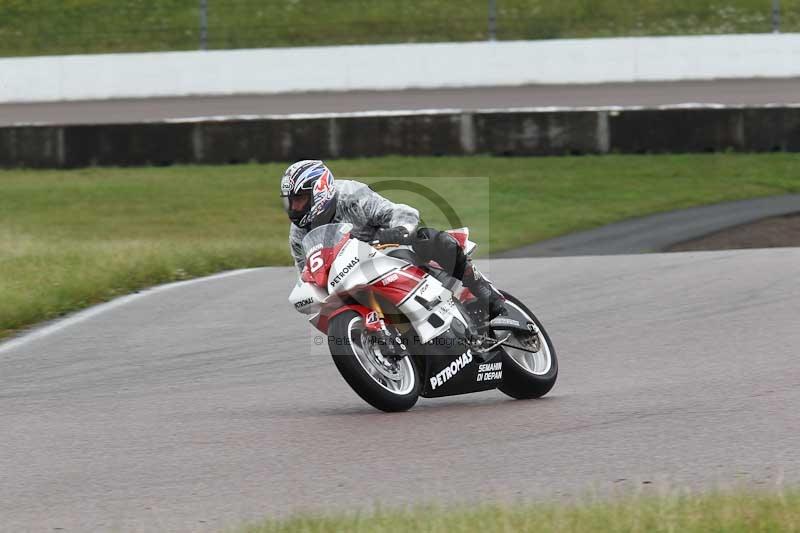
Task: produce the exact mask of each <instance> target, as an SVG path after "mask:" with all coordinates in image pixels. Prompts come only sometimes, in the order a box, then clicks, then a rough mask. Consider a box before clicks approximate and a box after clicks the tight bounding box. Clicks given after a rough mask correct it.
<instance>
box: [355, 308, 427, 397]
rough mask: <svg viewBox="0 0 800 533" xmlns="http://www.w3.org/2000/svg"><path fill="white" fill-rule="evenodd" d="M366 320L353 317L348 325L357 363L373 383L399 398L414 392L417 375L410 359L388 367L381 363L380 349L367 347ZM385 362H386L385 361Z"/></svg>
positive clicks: (403, 359)
mask: <svg viewBox="0 0 800 533" xmlns="http://www.w3.org/2000/svg"><path fill="white" fill-rule="evenodd" d="M364 331H365V329H364V320H363V319H362V318H361V317H360V316H357V317H353V319H352V320H350V323H348V324H347V337H348V339H349V340H350V348H351V349H352V350H353V354H354V355H355V357H356V361H358V364H360V365H361V368H363V369H364V371H365V372H366V373H367V375H368V376H369V377H370V378H372V381H374V382H375V383H377V384H378V385H380V386H381V387H383V388H384V389H386V390H387V391H389V392H391V393H392V394H397V395H398V396H405V395H406V394H409V393H410V392H411V391H412V390H414V385H415V384H416V374H415V373H414V367H413V365H412V363H411V359H410V358H409V357H403V358H402V359H400V360H399V361H397V362H396V363H394V364H390V365H386V364H382V363H381V359H382V355H380V348H379V347H374V346H373V347H369V346H365V338H366V336H365V335H364ZM384 361H386V360H385V359H384Z"/></svg>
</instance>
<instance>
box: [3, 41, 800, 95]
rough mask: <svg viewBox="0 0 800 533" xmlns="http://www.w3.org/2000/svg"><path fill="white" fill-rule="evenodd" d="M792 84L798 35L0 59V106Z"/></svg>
mask: <svg viewBox="0 0 800 533" xmlns="http://www.w3.org/2000/svg"><path fill="white" fill-rule="evenodd" d="M796 76H800V34H798V33H789V34H759V35H690V36H677V37H623V38H606V39H553V40H545V41H495V42H470V43H417V44H385V45H368V46H326V47H300V48H266V49H254V50H217V51H211V52H199V51H193V52H161V53H145V54H99V55H73V56H50V57H22V58H0V102H58V101H65V100H98V99H99V100H102V99H109V98H150V97H156V96H165V97H174V96H188V95H232V94H254V93H258V94H267V93H272V94H274V93H288V92H298V91H354V90H398V89H408V88H420V89H433V88H442V87H487V86H509V85H525V84H548V83H550V84H552V83H559V84H560V83H612V82H623V83H624V82H639V81H678V80H711V79H718V78H760V77H772V78H778V77H780V78H785V77H796Z"/></svg>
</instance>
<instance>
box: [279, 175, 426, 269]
mask: <svg viewBox="0 0 800 533" xmlns="http://www.w3.org/2000/svg"><path fill="white" fill-rule="evenodd" d="M336 191H337V200H336V214H335V215H334V217H333V220H332V221H331V222H332V223H335V222H349V223H350V224H352V225H353V229H352V231H351V233H352V235H353V237H355V238H357V239H359V240H362V241H371V240H373V239H374V238H375V235H376V233H377V232H378V230H379V229H382V228H394V227H397V226H404V227H405V228H406V229H408V231H409V232H410V233H412V232H413V231H414V230H415V229H416V227H417V224H419V211H417V210H416V209H414V208H413V207H410V206H408V205H405V204H396V203H394V202H391V201H389V200H387V199H386V198H384V197H383V196H381V195H380V194H378V193H376V192H375V191H373V190H372V189H370V188H369V187H368V186H367V185H364V184H363V183H359V182H357V181H352V180H336ZM307 233H308V231H307V230H304V229H302V228H299V227H297V226H295V225H294V224H291V225H290V229H289V248H290V249H291V251H292V257H293V258H294V264H295V266H297V268H298V270H302V269H303V266H304V265H305V256H304V255H303V248H302V246H301V243H302V241H303V237H305V236H306V234H307Z"/></svg>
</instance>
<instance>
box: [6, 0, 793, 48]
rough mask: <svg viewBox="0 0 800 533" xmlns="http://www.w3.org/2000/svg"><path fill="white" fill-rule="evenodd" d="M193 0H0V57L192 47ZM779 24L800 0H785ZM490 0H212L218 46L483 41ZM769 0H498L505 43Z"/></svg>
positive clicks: (604, 30)
mask: <svg viewBox="0 0 800 533" xmlns="http://www.w3.org/2000/svg"><path fill="white" fill-rule="evenodd" d="M199 5H200V3H199V2H198V1H197V0H192V1H190V0H118V1H115V2H109V1H107V0H65V1H63V2H52V1H51V0H0V55H2V56H17V55H50V54H74V53H103V52H142V51H159V50H195V49H197V48H198V46H199V31H200V30H199V19H200V16H199ZM781 7H782V30H783V31H784V32H789V31H798V29H800V0H782V1H781ZM487 17H488V10H487V2H486V0H462V1H460V2H454V1H453V0H405V1H404V2H395V1H392V0H370V1H365V0H337V1H336V2H331V1H329V0H293V1H285V0H209V2H208V24H209V28H208V39H209V45H210V47H211V48H212V49H224V48H260V47H270V46H308V45H332V44H370V43H399V42H421V41H422V42H440V41H474V40H485V39H486V38H487V36H488V35H487V34H488V21H487ZM771 18H772V16H771V3H770V2H769V1H768V0H708V1H704V2H698V1H696V0H670V1H669V2H663V1H659V0H636V1H634V2H631V1H630V0H627V1H626V0H561V1H560V2H546V1H544V0H497V37H498V38H499V39H506V40H514V39H553V38H576V37H577V38H580V37H610V36H631V35H675V34H706V33H751V32H753V33H754V32H758V33H766V32H770V31H771V30H772V26H771Z"/></svg>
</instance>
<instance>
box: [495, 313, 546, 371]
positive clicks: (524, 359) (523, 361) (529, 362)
mask: <svg viewBox="0 0 800 533" xmlns="http://www.w3.org/2000/svg"><path fill="white" fill-rule="evenodd" d="M506 306H508V307H513V308H514V309H516V310H517V311H519V312H520V314H522V316H524V317H525V319H526V320H528V322H531V323H533V324H535V323H536V322H535V321H534V320H533V317H531V316H530V315H528V313H526V312H525V310H523V309H522V308H521V307H520V306H518V305H517V304H515V303H514V302H512V301H511V300H506ZM536 330H537V332H538V333H537V336H538V339H539V351H538V352H536V353H531V352H526V351H524V350H517V349H515V348H509V347H508V346H503V350H505V352H506V353H507V354H508V356H509V357H510V358H511V359H512V360H513V361H514V362H515V363H517V365H519V366H520V367H521V368H522V369H523V370H525V371H526V372H528V373H529V374H533V375H535V376H544V375H545V374H547V373H548V372H550V368H551V367H552V366H553V358H552V357H551V355H550V345H549V344H548V342H547V339H546V338H545V336H544V333H542V332H541V331H540V330H539V328H538V326H537V328H536ZM511 333H512V334H511V337H510V338H509V340H508V342H509V343H511V344H515V345H517V346H524V344H522V342H523V340H524V337H523V336H522V335H519V334H516V333H513V332H511Z"/></svg>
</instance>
